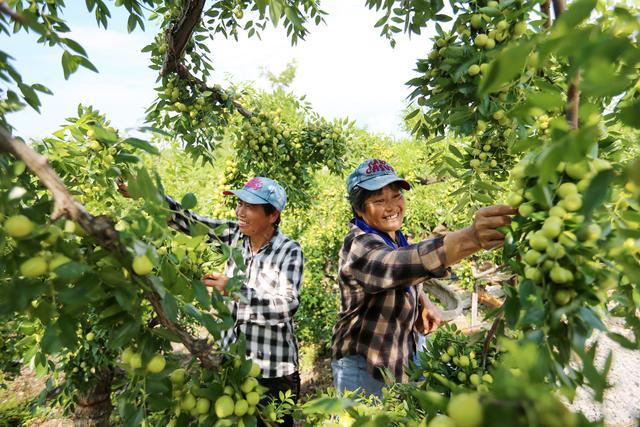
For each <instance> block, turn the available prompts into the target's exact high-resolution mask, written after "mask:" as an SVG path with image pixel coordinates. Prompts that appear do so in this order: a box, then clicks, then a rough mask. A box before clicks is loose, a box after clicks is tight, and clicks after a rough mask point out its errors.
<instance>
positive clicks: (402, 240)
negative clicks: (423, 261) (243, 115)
mask: <svg viewBox="0 0 640 427" xmlns="http://www.w3.org/2000/svg"><path fill="white" fill-rule="evenodd" d="M351 223H352V224H355V225H356V226H357V227H358V228H359V229H360V230H362V231H364V232H365V233H372V234H376V235H378V236H380V237H382V240H384V242H385V243H386V244H387V246H389V247H390V248H391V249H398V248H403V247H405V246H409V242H407V238H406V237H404V234H402V231H401V230H398V231H396V240H397V241H398V243H397V244H396V243H395V242H394V241H393V240H391V237H390V236H389V235H388V234H387V233H383V232H382V231H379V230H376V229H375V228H373V227H371V226H370V225H369V224H367V223H366V222H364V220H363V219H362V218H354V219H353V220H351Z"/></svg>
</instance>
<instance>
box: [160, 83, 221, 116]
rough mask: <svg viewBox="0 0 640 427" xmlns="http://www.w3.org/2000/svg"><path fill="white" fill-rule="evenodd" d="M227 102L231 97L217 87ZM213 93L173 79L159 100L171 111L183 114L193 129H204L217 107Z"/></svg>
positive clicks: (161, 92) (161, 93)
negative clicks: (215, 106) (214, 107)
mask: <svg viewBox="0 0 640 427" xmlns="http://www.w3.org/2000/svg"><path fill="white" fill-rule="evenodd" d="M216 89H217V90H219V91H220V92H221V93H222V95H221V97H222V101H223V102H226V101H227V100H228V99H229V96H228V95H227V94H226V93H225V92H224V91H223V90H222V88H220V87H216ZM211 95H212V92H210V91H201V90H199V89H197V88H196V87H195V86H193V85H190V84H187V82H185V81H184V80H181V79H178V78H176V77H173V78H171V79H169V80H168V81H167V83H166V85H165V86H164V90H163V91H160V92H159V98H160V99H161V100H162V101H164V102H165V103H166V104H167V106H168V109H169V110H172V111H174V112H177V113H179V114H181V115H182V116H183V117H184V118H185V119H187V120H188V121H189V123H191V125H192V126H193V127H204V126H206V125H207V124H208V118H209V115H210V114H211V112H212V108H213V106H214V105H215V104H214V102H213V99H212V97H211Z"/></svg>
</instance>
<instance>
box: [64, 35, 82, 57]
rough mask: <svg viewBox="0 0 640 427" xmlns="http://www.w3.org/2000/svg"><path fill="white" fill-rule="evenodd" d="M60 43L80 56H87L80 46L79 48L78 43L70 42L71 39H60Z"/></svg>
mask: <svg viewBox="0 0 640 427" xmlns="http://www.w3.org/2000/svg"><path fill="white" fill-rule="evenodd" d="M60 41H61V42H62V43H64V44H65V45H67V46H68V47H69V48H70V49H72V50H74V51H75V52H76V53H79V54H80V55H82V56H87V52H86V51H85V50H84V48H83V47H82V46H80V44H79V43H78V42H76V41H75V40H71V39H66V38H62V39H60Z"/></svg>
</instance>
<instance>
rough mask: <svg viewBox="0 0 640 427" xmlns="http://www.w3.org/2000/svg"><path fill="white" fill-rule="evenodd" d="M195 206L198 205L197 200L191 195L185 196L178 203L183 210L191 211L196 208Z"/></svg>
mask: <svg viewBox="0 0 640 427" xmlns="http://www.w3.org/2000/svg"><path fill="white" fill-rule="evenodd" d="M197 204H198V199H197V198H196V196H195V194H193V193H187V194H185V195H184V197H183V198H182V201H181V202H180V205H181V206H182V208H183V209H193V208H195V207H196V205H197Z"/></svg>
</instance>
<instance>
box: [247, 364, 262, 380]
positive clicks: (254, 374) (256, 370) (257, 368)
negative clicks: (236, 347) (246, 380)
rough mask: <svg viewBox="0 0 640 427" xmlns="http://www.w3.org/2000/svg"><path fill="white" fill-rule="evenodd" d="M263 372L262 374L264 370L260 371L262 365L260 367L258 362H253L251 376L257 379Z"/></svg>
mask: <svg viewBox="0 0 640 427" xmlns="http://www.w3.org/2000/svg"><path fill="white" fill-rule="evenodd" d="M261 372H262V369H260V365H258V364H257V363H256V362H252V363H251V370H250V371H249V376H250V377H254V378H255V377H257V376H258V375H260V373H261Z"/></svg>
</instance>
